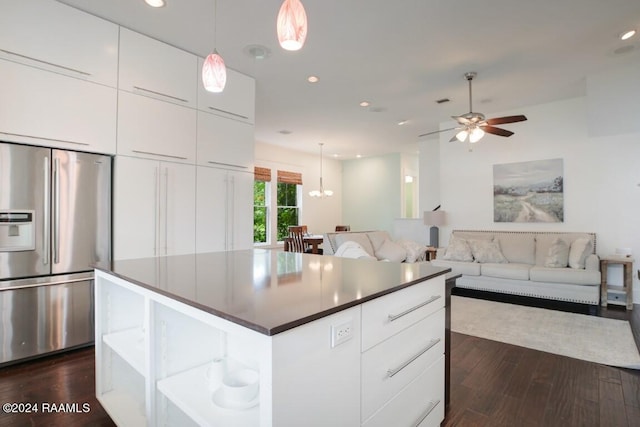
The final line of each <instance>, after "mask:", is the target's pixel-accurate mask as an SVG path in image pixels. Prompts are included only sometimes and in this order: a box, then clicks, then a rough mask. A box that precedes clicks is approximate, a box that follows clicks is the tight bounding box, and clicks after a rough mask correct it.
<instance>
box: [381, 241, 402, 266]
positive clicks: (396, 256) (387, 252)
mask: <svg viewBox="0 0 640 427" xmlns="http://www.w3.org/2000/svg"><path fill="white" fill-rule="evenodd" d="M376 258H378V259H388V260H389V261H393V262H402V261H404V260H405V259H406V258H407V251H406V250H405V249H404V248H403V247H402V246H400V245H399V244H397V243H395V242H394V241H392V240H389V239H387V240H385V241H384V242H383V243H382V246H380V249H378V250H377V251H376Z"/></svg>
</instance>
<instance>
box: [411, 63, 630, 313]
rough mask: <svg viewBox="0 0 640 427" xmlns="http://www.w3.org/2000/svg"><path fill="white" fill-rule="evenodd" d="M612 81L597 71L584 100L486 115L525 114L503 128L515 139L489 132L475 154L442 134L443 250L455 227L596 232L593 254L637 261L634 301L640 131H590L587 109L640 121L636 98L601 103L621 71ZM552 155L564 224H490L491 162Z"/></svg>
mask: <svg viewBox="0 0 640 427" xmlns="http://www.w3.org/2000/svg"><path fill="white" fill-rule="evenodd" d="M631 74H632V73H629V74H627V77H629V78H633V79H637V78H638V77H637V75H638V73H637V72H636V73H635V74H634V76H633V77H632V76H631ZM610 76H611V77H610V79H607V78H605V77H604V76H603V75H602V74H599V75H598V78H597V79H594V80H591V81H590V86H589V87H591V88H592V89H593V90H592V91H591V92H589V93H588V94H587V96H585V97H580V98H575V99H570V100H565V101H558V102H553V103H549V104H544V105H537V106H533V107H528V108H520V109H518V110H517V111H506V112H504V111H503V112H499V113H497V114H487V113H486V112H485V114H487V115H488V117H494V116H502V115H511V114H525V115H526V116H527V118H528V121H526V122H522V123H517V124H512V125H505V127H506V128H508V129H510V130H513V131H514V132H515V135H513V136H512V137H510V138H502V137H497V136H491V135H488V136H486V137H485V138H484V139H482V140H481V141H480V142H478V143H477V144H475V145H474V149H473V152H469V151H468V146H467V144H463V143H449V142H448V140H449V138H450V137H451V135H449V134H447V133H445V134H442V135H441V137H440V144H439V150H440V161H439V166H440V176H439V183H440V185H439V193H440V194H439V198H440V201H441V203H442V208H443V209H444V210H445V211H447V212H448V219H447V220H448V224H447V225H446V226H444V227H442V229H441V242H442V245H446V244H447V242H448V239H449V232H450V230H451V229H454V228H458V229H459V228H468V229H493V230H542V231H587V232H595V233H596V236H597V252H598V254H599V255H607V254H612V253H613V252H614V250H615V248H617V247H630V248H632V249H633V253H634V255H635V258H636V259H638V263H636V265H635V266H634V282H635V283H634V288H635V292H634V302H635V303H640V283H638V279H637V275H636V274H635V270H637V269H638V267H640V221H639V220H638V212H640V167H638V161H639V160H640V132H638V131H635V132H632V133H625V134H617V135H616V134H612V133H613V132H614V128H608V134H607V135H597V136H594V135H592V134H590V133H589V129H590V124H589V123H588V120H589V119H588V118H589V116H590V114H589V112H592V110H593V108H592V107H591V106H593V105H599V106H600V107H599V108H603V104H602V103H604V102H607V104H605V105H608V106H609V108H611V109H612V110H616V111H625V114H627V113H626V112H627V111H631V112H632V114H631V115H632V116H634V117H635V120H636V122H638V117H640V114H639V113H640V108H638V103H637V99H631V98H629V97H626V98H622V99H619V100H618V102H616V103H612V102H611V100H607V99H605V98H603V99H600V97H601V96H603V94H609V93H610V92H608V91H606V90H602V85H612V86H619V85H621V84H624V82H622V83H621V82H620V76H621V74H620V72H612V73H611V75H610ZM630 87H635V86H634V85H630ZM596 89H598V90H596ZM636 98H637V94H636ZM591 117H593V115H592V114H591ZM592 120H593V118H592ZM628 129H629V128H628V127H627V128H626V129H624V130H623V131H627V130H628ZM429 144H430V142H429V141H424V142H423V143H422V144H421V168H422V167H423V165H425V164H426V165H431V164H433V159H431V158H430V159H426V158H424V157H425V156H426V155H427V153H430V152H433V151H432V150H431V151H430V150H424V151H423V148H429ZM555 158H562V159H564V197H565V202H564V203H565V204H564V213H565V218H564V222H563V223H554V224H548V223H494V222H493V165H495V164H500V163H512V162H523V161H530V160H541V159H555ZM421 177H422V180H423V182H422V183H421V185H422V188H423V189H424V186H425V184H426V183H425V182H424V180H425V179H426V174H424V172H423V173H421ZM429 196H430V197H431V198H433V195H432V194H427V192H426V191H423V192H422V193H421V197H424V198H425V199H428V198H429ZM442 245H441V246H442Z"/></svg>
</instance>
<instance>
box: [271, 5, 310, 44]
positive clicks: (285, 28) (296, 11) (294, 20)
mask: <svg viewBox="0 0 640 427" xmlns="http://www.w3.org/2000/svg"><path fill="white" fill-rule="evenodd" d="M276 29H277V32H278V41H279V42H280V46H282V48H283V49H285V50H299V49H300V48H302V46H303V45H304V41H305V40H306V38H307V14H306V12H305V11H304V7H303V6H302V3H300V0H284V2H283V3H282V6H281V7H280V12H279V13H278V20H277V23H276Z"/></svg>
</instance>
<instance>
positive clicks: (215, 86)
mask: <svg viewBox="0 0 640 427" xmlns="http://www.w3.org/2000/svg"><path fill="white" fill-rule="evenodd" d="M202 83H203V84H204V88H205V89H206V90H207V91H209V92H215V93H218V92H222V91H223V90H224V87H225V85H226V84H227V67H226V66H225V65H224V59H222V56H220V54H218V51H217V50H215V49H214V50H213V53H212V54H210V55H209V56H207V59H205V61H204V64H203V66H202Z"/></svg>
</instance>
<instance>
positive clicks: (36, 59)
mask: <svg viewBox="0 0 640 427" xmlns="http://www.w3.org/2000/svg"><path fill="white" fill-rule="evenodd" d="M0 52H4V53H6V54H8V55H13V56H17V57H19V58H24V59H28V60H29V61H34V62H39V63H40V64H45V65H49V66H51V67H56V68H60V69H61V70H66V71H71V72H73V73H78V74H81V75H83V76H90V75H91V73H87V72H85V71H80V70H76V69H75V68H70V67H65V66H64V65H58V64H54V63H53V62H48V61H43V60H42V59H38V58H34V57H32V56H27V55H21V54H19V53H16V52H11V51H10V50H4V49H0Z"/></svg>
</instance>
